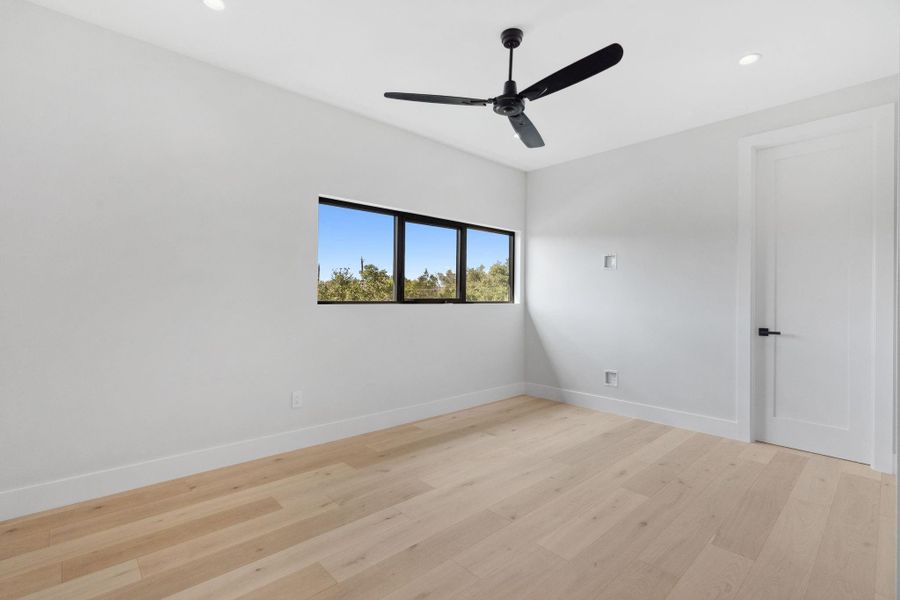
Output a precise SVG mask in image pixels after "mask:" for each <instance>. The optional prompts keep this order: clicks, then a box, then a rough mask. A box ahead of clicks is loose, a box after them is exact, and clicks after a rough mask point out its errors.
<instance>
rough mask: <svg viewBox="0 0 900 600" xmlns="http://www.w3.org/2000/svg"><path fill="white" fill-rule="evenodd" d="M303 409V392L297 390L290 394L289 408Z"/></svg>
mask: <svg viewBox="0 0 900 600" xmlns="http://www.w3.org/2000/svg"><path fill="white" fill-rule="evenodd" d="M302 407H303V392H301V391H299V390H297V391H295V392H293V393H292V394H291V408H302Z"/></svg>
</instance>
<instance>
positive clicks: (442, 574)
mask: <svg viewBox="0 0 900 600" xmlns="http://www.w3.org/2000/svg"><path fill="white" fill-rule="evenodd" d="M895 494H896V485H895V481H894V478H893V477H882V476H880V475H879V474H877V473H875V472H874V471H871V470H870V469H869V468H868V467H864V466H861V465H858V464H854V463H849V462H845V461H840V460H836V459H831V458H825V457H822V456H816V455H812V454H805V453H801V452H797V451H793V450H786V449H782V448H777V447H774V446H767V445H763V444H752V445H751V444H742V443H739V442H734V441H729V440H724V439H720V438H716V437H713V436H709V435H703V434H697V433H691V432H688V431H684V430H680V429H674V428H672V427H666V426H663V425H657V424H653V423H648V422H645V421H638V420H633V419H626V418H623V417H618V416H613V415H607V414H603V413H596V412H592V411H588V410H585V409H581V408H578V407H574V406H567V405H562V404H556V403H553V402H548V401H545V400H537V399H534V398H528V397H519V398H513V399H509V400H504V401H502V402H497V403H494V404H490V405H486V406H482V407H478V408H474V409H471V410H467V411H463V412H459V413H455V414H452V415H446V416H442V417H437V418H434V419H429V420H427V421H422V422H419V423H415V424H411V425H404V426H401V427H395V428H393V429H390V430H385V431H380V432H376V433H372V434H367V435H363V436H359V437H355V438H351V439H347V440H342V441H339V442H335V443H331V444H326V445H322V446H317V447H314V448H307V449H305V450H299V451H296V452H292V453H289V454H283V455H280V456H275V457H270V458H266V459H262V460H258V461H254V462H251V463H245V464H242V465H237V466H234V467H229V468H226V469H221V470H218V471H214V472H209V473H203V474H200V475H195V476H191V477H186V478H184V479H179V480H175V481H171V482H166V483H162V484H159V485H155V486H151V487H147V488H143V489H139V490H135V491H131V492H127V493H123V494H119V495H116V496H111V497H108V498H103V499H100V500H96V501H93V502H87V503H83V504H77V505H73V506H69V507H66V508H62V509H57V510H53V511H49V512H45V513H41V514H37V515H32V516H28V517H24V518H21V519H17V520H14V521H7V522H5V523H0V597H2V598H20V597H28V598H59V599H65V600H78V599H82V598H122V599H127V600H143V599H147V598H164V597H165V598H168V597H171V598H178V599H196V598H208V599H214V600H227V599H232V598H240V599H242V600H250V599H254V600H261V599H267V600H268V599H279V598H289V599H291V600H300V599H307V598H309V599H314V600H326V599H334V598H353V599H360V600H378V599H382V598H384V599H387V600H401V599H402V600H413V599H418V600H422V599H426V598H427V599H428V600H446V599H455V600H461V599H472V598H484V599H490V600H504V599H516V600H527V599H537V600H548V599H554V598H558V599H565V600H580V599H585V600H587V599H590V600H595V599H601V598H611V599H616V600H619V599H622V600H624V599H633V600H654V599H660V600H714V599H717V600H726V599H728V600H748V599H760V600H778V599H782V598H784V599H788V598H790V599H798V600H804V599H806V600H829V599H832V598H833V599H836V600H837V599H840V600H850V599H856V600H859V599H866V600H868V599H877V600H890V599H893V598H894V587H893V586H894V584H893V579H894V545H895V539H894V538H895V518H894V506H895V500H894V498H895Z"/></svg>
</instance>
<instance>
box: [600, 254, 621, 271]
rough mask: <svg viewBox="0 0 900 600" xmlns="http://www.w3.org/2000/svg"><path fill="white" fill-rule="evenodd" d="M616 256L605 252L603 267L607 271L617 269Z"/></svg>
mask: <svg viewBox="0 0 900 600" xmlns="http://www.w3.org/2000/svg"><path fill="white" fill-rule="evenodd" d="M618 262H619V261H618V258H616V255H615V254H607V255H606V256H604V257H603V268H604V269H606V270H607V271H615V270H616V269H618V268H619V267H618Z"/></svg>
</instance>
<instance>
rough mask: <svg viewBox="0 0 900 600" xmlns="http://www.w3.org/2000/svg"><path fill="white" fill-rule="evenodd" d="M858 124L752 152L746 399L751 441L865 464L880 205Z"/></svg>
mask: <svg viewBox="0 0 900 600" xmlns="http://www.w3.org/2000/svg"><path fill="white" fill-rule="evenodd" d="M857 124H858V126H854V125H853V123H849V124H848V126H847V127H837V128H835V127H827V128H823V131H822V132H821V135H816V136H809V135H808V130H807V135H805V136H804V139H802V140H801V141H792V140H790V139H789V138H788V139H785V140H784V141H783V142H781V143H778V144H775V145H772V146H770V147H765V148H760V149H759V150H758V151H757V153H756V169H755V176H754V177H755V182H754V183H755V195H756V226H755V231H756V241H755V252H756V256H755V261H754V264H755V265H756V273H755V278H754V280H755V284H754V287H755V289H754V294H755V302H754V304H755V307H756V310H755V312H756V315H755V328H754V334H755V337H754V340H755V341H754V361H753V364H754V378H755V385H754V390H755V392H754V393H755V395H756V398H755V401H754V406H755V407H756V411H757V414H756V421H757V425H756V437H757V439H760V440H763V441H767V442H771V443H774V444H778V445H782V446H789V447H794V448H799V449H803V450H808V451H811V452H817V453H820V454H827V455H831V456H837V457H840V458H846V459H849V460H854V461H858V462H864V463H870V462H871V460H872V448H873V431H874V427H873V415H874V408H873V407H874V400H873V399H874V397H875V386H876V378H875V376H874V373H875V364H876V362H875V361H876V356H875V354H876V337H877V336H876V304H877V294H878V286H876V278H877V277H876V274H877V271H878V269H879V268H881V266H882V265H880V264H878V263H877V261H876V256H877V254H878V252H880V250H879V241H880V240H879V239H878V235H876V232H877V230H878V225H879V223H878V221H879V219H880V218H883V216H884V214H883V212H882V209H883V207H882V206H881V205H880V204H879V203H880V202H882V201H883V198H882V196H883V194H881V190H880V189H879V184H878V181H877V179H876V178H875V177H873V173H875V172H876V168H875V166H876V145H875V144H873V132H872V129H871V127H872V123H871V121H869V122H867V121H865V120H864V119H863V120H857ZM890 258H891V259H892V257H890ZM763 328H767V329H768V330H770V333H769V335H765V333H766V332H765V331H764V329H763Z"/></svg>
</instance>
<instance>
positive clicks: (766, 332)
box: [759, 327, 781, 337]
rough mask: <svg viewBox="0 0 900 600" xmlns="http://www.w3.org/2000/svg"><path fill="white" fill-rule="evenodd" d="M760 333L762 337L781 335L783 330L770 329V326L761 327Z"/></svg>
mask: <svg viewBox="0 0 900 600" xmlns="http://www.w3.org/2000/svg"><path fill="white" fill-rule="evenodd" d="M759 335H760V336H761V337H766V336H770V335H781V332H780V331H769V328H768V327H760V328H759Z"/></svg>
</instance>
